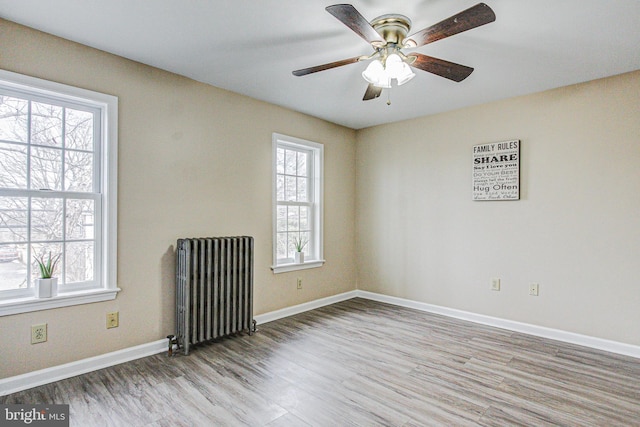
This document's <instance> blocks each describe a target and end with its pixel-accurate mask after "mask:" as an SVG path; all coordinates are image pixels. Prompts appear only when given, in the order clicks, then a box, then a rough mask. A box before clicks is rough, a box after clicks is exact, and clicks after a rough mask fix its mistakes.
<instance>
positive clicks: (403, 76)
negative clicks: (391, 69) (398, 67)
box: [396, 62, 416, 86]
mask: <svg viewBox="0 0 640 427" xmlns="http://www.w3.org/2000/svg"><path fill="white" fill-rule="evenodd" d="M415 76H416V74H415V73H414V72H413V71H411V67H409V65H407V64H406V63H404V62H403V63H402V72H401V73H400V74H399V75H398V76H397V77H396V81H397V82H398V86H402V85H403V84H405V83H407V82H408V81H409V80H411V79H412V78H414V77H415Z"/></svg>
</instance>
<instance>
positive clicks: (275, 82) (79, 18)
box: [0, 0, 640, 129]
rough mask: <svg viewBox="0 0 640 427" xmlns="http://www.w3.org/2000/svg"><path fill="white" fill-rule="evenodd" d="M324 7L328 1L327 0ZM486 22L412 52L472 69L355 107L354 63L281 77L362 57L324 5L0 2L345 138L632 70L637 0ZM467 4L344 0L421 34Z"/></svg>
mask: <svg viewBox="0 0 640 427" xmlns="http://www.w3.org/2000/svg"><path fill="white" fill-rule="evenodd" d="M334 1H335V0H334ZM485 2H486V3H487V4H488V5H489V6H490V7H491V8H492V9H493V10H494V12H495V14H496V16H497V19H496V22H493V23H491V24H488V25H485V26H482V27H479V28H476V29H473V30H470V31H467V32H465V33H461V34H458V35H455V36H452V37H450V38H447V39H445V40H440V41H438V42H436V43H433V44H429V45H426V46H422V47H420V48H418V49H415V51H417V52H420V53H424V54H426V55H430V56H435V57H439V58H442V59H446V60H449V61H453V62H457V63H460V64H464V65H468V66H471V67H474V68H475V71H474V72H473V74H471V76H470V77H469V78H467V79H466V80H464V81H463V82H461V83H455V82H452V81H449V80H447V79H444V78H442V77H438V76H434V75H432V74H429V73H426V72H424V71H420V70H416V74H417V76H416V78H414V79H413V80H412V81H411V82H409V83H407V84H406V85H404V86H401V87H398V88H396V87H395V86H394V88H393V89H392V90H391V94H390V97H391V105H387V103H386V101H387V93H386V92H387V91H386V90H385V91H384V92H383V94H382V96H381V97H380V98H378V99H376V100H371V101H367V102H363V101H362V96H363V94H364V91H365V89H366V87H367V84H366V82H365V81H364V80H363V79H362V77H361V72H362V71H363V70H364V68H365V67H366V64H365V63H357V64H352V65H347V66H344V67H341V68H335V69H332V70H327V71H323V72H320V73H315V74H311V75H307V76H303V77H295V76H293V75H292V74H291V71H293V70H296V69H300V68H306V67H309V66H314V65H319V64H323V63H327V62H333V61H337V60H340V59H345V58H350V57H353V56H358V55H368V54H370V53H372V50H371V47H370V46H369V45H368V44H367V43H366V42H365V41H364V40H362V39H361V38H360V37H358V36H357V35H356V34H355V33H354V32H352V31H351V30H350V29H348V28H347V27H346V26H345V25H344V24H342V23H341V22H340V21H338V20H337V19H336V18H334V17H333V16H331V15H330V14H329V13H327V12H326V11H325V10H324V8H325V7H326V6H328V5H330V4H334V3H333V2H332V1H331V0H322V1H320V0H55V1H45V0H20V1H16V0H0V16H1V17H2V18H5V19H8V20H10V21H15V22H18V23H20V24H24V25H27V26H29V27H33V28H37V29H39V30H42V31H45V32H48V33H51V34H55V35H57V36H60V37H63V38H66V39H70V40H73V41H76V42H79V43H82V44H85V45H89V46H92V47H95V48H98V49H102V50H104V51H107V52H112V53H114V54H117V55H121V56H123V57H126V58H130V59H133V60H135V61H139V62H142V63H145V64H149V65H152V66H155V67H158V68H162V69H164V70H168V71H172V72H174V73H178V74H181V75H184V76H187V77H190V78H192V79H195V80H198V81H201V82H205V83H209V84H211V85H213V86H216V87H220V88H224V89H227V90H230V91H233V92H237V93H240V94H244V95H247V96H250V97H252V98H256V99H260V100H263V101H267V102H270V103H273V104H276V105H280V106H283V107H287V108H290V109H293V110H296V111H300V112H303V113H306V114H310V115H312V116H316V117H319V118H322V119H325V120H328V121H330V122H334V123H338V124H341V125H344V126H348V127H351V128H354V129H360V128H364V127H368V126H373V125H377V124H382V123H389V122H395V121H399V120H404V119H409V118H414V117H419V116H424V115H428V114H434V113H438V112H442V111H447V110H452V109H456V108H461V107H465V106H469V105H475V104H481V103H485V102H488V101H492V100H497V99H502V98H508V97H513V96H516V95H522V94H527V93H533V92H539V91H542V90H546V89H550V88H555V87H560V86H566V85H569V84H573V83H578V82H583V81H588V80H593V79H596V78H600V77H605V76H610V75H615V74H620V73H624V72H627V71H632V70H637V69H640V1H639V0H485ZM476 3H478V1H477V0H394V1H391V0H386V1H383V0H354V1H353V2H352V4H353V5H354V6H355V7H356V8H357V9H358V10H359V11H360V13H361V14H362V15H363V16H364V17H366V18H367V19H368V20H372V19H373V18H375V17H377V16H379V15H383V14H387V13H399V14H403V15H406V16H408V17H409V18H410V19H411V20H412V21H413V27H412V31H410V33H413V32H415V31H418V30H421V29H422V28H425V27H428V26H430V25H432V24H434V23H436V22H439V21H441V20H442V19H445V18H447V17H449V16H451V15H453V14H456V13H458V12H460V11H462V10H464V9H467V8H469V7H471V6H473V5H474V4H476Z"/></svg>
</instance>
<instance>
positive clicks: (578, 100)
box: [356, 72, 640, 345]
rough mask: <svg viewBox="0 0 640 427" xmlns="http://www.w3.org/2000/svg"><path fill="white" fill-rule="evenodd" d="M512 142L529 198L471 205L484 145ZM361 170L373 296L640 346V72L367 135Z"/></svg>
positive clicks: (362, 260) (363, 248) (364, 258)
mask: <svg viewBox="0 0 640 427" xmlns="http://www.w3.org/2000/svg"><path fill="white" fill-rule="evenodd" d="M509 139H520V140H521V141H522V151H521V155H522V160H521V185H522V191H521V200H519V201H510V202H509V201H501V202H473V201H471V153H472V151H471V147H472V145H475V144H481V143H488V142H495V141H504V140H509ZM356 158H357V173H356V194H357V203H356V212H357V215H356V224H357V225H356V228H357V229H356V238H357V245H356V246H357V250H358V256H357V259H358V288H359V289H364V290H369V291H373V292H379V293H383V294H388V295H393V296H398V297H403V298H408V299H412V300H417V301H421V302H426V303H431V304H436V305H441V306H445V307H450V308H454V309H461V310H467V311H470V312H474V313H480V314H484V315H489V316H494V317H499V318H504V319H510V320H515V321H521V322H526V323H531V324H535V325H540V326H546V327H551V328H557V329H561V330H565V331H570V332H575V333H580V334H586V335H590V336H594V337H600V338H604V339H610V340H616V341H620V342H624V343H628V344H635V345H640V310H639V308H638V307H640V290H639V289H640V288H639V282H638V279H639V277H640V261H639V260H638V256H639V255H640V172H639V171H640V72H634V73H629V74H625V75H621V76H617V77H612V78H608V79H603V80H598V81H593V82H589V83H586V84H581V85H576V86H570V87H565V88H561V89H557V90H552V91H548V92H544V93H539V94H535V95H531V96H524V97H519V98H515V99H509V100H505V101H501V102H494V103H491V104H487V105H482V106H477V107H473V108H467V109H463V110H459V111H454V112H450V113H446V114H440V115H435V116H430V117H425V118H420V119H415V120H411V121H406V122H402V123H396V124H392V125H387V126H380V127H374V128H370V129H367V130H364V131H360V132H358V134H357V153H356ZM492 277H499V278H501V279H502V291H500V292H495V291H491V290H490V278H492ZM534 282H536V283H539V284H540V296H538V297H532V296H529V295H528V285H529V284H530V283H534Z"/></svg>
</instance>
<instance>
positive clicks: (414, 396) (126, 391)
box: [0, 299, 640, 427]
mask: <svg viewBox="0 0 640 427" xmlns="http://www.w3.org/2000/svg"><path fill="white" fill-rule="evenodd" d="M258 329H259V332H258V333H257V334H254V335H253V336H237V337H234V338H230V339H222V340H219V341H218V342H215V343H212V344H207V345H198V346H195V347H194V348H193V349H192V350H193V351H192V352H191V354H190V355H189V356H184V355H182V354H180V353H179V352H178V353H177V354H176V355H175V356H174V357H171V358H169V357H167V356H166V355H165V354H158V355H155V356H151V357H147V358H144V359H139V360H135V361H131V362H128V363H124V364H121V365H117V366H113V367H110V368H106V369H102V370H100V371H96V372H91V373H88V374H85V375H81V376H78V377H75V378H69V379H66V380H63V381H58V382H56V383H52V384H47V385H43V386H40V387H36V388H33V389H30V390H25V391H23V392H19V393H14V394H12V395H8V396H4V397H0V403H68V404H69V405H70V418H71V425H73V426H83V427H84V426H152V427H163V426H210V425H220V426H269V427H282V426H296V427H298V426H300V427H305V426H319V427H323V426H394V427H416V426H513V425H521V426H536V427H537V426H557V425H563V426H581V427H582V426H607V427H608V426H640V360H638V359H634V358H631V357H625V356H620V355H615V354H610V353H607V352H604V351H600V350H593V349H589V348H584V347H580V346H577V345H573V344H566V343H562V342H558V341H552V340H548V339H544V338H540V337H534V336H529V335H525V334H521V333H516V332H511V331H507V330H504V329H497V328H492V327H489V326H484V325H479V324H474V323H470V322H464V321H461V320H457V319H453V318H449V317H446V316H441V315H434V314H430V313H425V312H420V311H416V310H410V309H405V308H400V307H396V306H392V305H388V304H383V303H378V302H374V301H369V300H364V299H352V300H349V301H345V302H341V303H338V304H334V305H331V306H327V307H323V308H320V309H317V310H313V311H310V312H306V313H301V314H299V315H296V316H292V317H289V318H285V319H280V320H277V321H274V322H270V323H267V324H264V325H259V327H258Z"/></svg>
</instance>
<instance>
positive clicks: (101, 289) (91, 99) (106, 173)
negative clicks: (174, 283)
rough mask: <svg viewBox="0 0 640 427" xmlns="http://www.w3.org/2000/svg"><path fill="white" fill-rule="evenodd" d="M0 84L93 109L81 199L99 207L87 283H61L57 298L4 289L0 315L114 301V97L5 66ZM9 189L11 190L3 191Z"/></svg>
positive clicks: (32, 96) (27, 94)
mask: <svg viewBox="0 0 640 427" xmlns="http://www.w3.org/2000/svg"><path fill="white" fill-rule="evenodd" d="M0 88H2V89H3V91H5V92H7V93H15V94H18V96H19V95H20V94H22V95H24V97H25V99H36V100H40V99H42V100H45V102H46V101H48V100H50V101H51V102H52V103H54V104H59V105H62V106H64V105H79V106H83V107H85V108H88V109H91V110H93V111H96V114H97V115H96V116H95V117H97V118H98V122H97V123H95V127H96V128H97V130H96V132H95V134H94V138H95V139H96V140H97V142H98V143H96V144H95V146H94V150H95V156H96V159H97V160H96V164H95V171H96V172H95V177H94V179H95V185H94V191H93V192H89V193H85V194H87V195H86V196H83V197H85V198H93V199H94V200H95V206H96V209H99V210H100V211H99V214H96V218H95V224H94V227H95V228H96V230H95V232H96V238H95V245H96V246H97V247H96V250H95V254H96V256H97V257H98V258H99V259H97V260H96V261H95V262H96V266H95V269H94V278H93V281H92V282H91V283H92V284H91V285H90V286H89V285H86V286H82V284H81V285H79V286H75V287H74V286H68V287H65V286H63V287H62V288H61V290H60V292H59V294H58V296H56V297H52V298H40V299H39V298H36V297H35V294H34V293H33V291H30V292H22V293H18V292H16V295H13V294H12V293H11V292H5V293H4V297H3V298H0V316H6V315H13V314H19V313H26V312H32V311H38V310H46V309H52V308H59V307H66V306H71V305H78V304H87V303H94V302H99V301H107V300H112V299H114V298H115V297H116V295H117V293H118V292H119V291H120V289H119V288H118V287H117V277H116V274H117V260H116V257H117V246H116V245H117V170H118V164H117V160H118V98H117V97H115V96H112V95H106V94H103V93H98V92H93V91H90V90H86V89H80V88H76V87H73V86H68V85H64V84H60V83H55V82H51V81H47V80H42V79H38V78H34V77H30V76H25V75H21V74H17V73H13V72H9V71H5V70H0ZM29 144H31V142H29ZM63 190H64V189H63ZM11 191H14V190H7V193H8V194H11V193H10V192H11ZM15 194H20V193H19V192H15ZM30 197H35V196H30ZM52 197H53V196H52ZM61 197H62V196H61ZM78 197H81V196H78ZM96 197H97V199H95V198H96Z"/></svg>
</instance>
